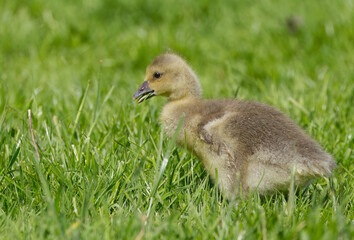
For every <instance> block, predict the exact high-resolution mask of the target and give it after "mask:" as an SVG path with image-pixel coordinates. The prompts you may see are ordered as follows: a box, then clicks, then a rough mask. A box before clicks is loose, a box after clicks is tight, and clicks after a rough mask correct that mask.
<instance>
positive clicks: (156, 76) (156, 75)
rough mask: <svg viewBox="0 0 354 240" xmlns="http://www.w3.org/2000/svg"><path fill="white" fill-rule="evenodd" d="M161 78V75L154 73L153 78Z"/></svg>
mask: <svg viewBox="0 0 354 240" xmlns="http://www.w3.org/2000/svg"><path fill="white" fill-rule="evenodd" d="M161 76H162V73H159V72H155V73H154V78H160V77H161Z"/></svg>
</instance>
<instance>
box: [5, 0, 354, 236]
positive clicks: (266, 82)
mask: <svg viewBox="0 0 354 240" xmlns="http://www.w3.org/2000/svg"><path fill="white" fill-rule="evenodd" d="M294 16H295V17H297V18H300V19H301V21H300V24H299V26H298V29H297V31H296V32H291V31H290V30H289V28H288V27H287V25H286V21H287V19H289V18H291V17H294ZM0 26H1V27H0V54H1V55H0V239H47V238H48V239H118V238H119V239H135V238H137V239H139V238H140V237H143V238H144V239H156V238H158V239H236V238H238V239H265V238H266V237H267V239H352V238H353V236H354V206H353V205H354V203H353V197H354V179H353V175H354V165H353V161H354V150H353V149H354V140H353V139H354V120H353V119H354V107H353V104H354V45H353V39H354V2H353V1H352V0H339V1H335V2H334V1H330V0H324V1H315V0H311V1H304V2H301V3H299V2H298V1H279V0H278V1H247V2H246V1H231V0H230V1H211V0H210V1H209V0H203V1H187V0H182V1H176V2H173V3H172V2H169V1H157V0H155V1H143V0H138V1H130V0H126V1H114V0H106V1H103V0H86V1H69V0H63V1H54V0H53V1H44V0H43V1H42V0H28V1H14V0H2V1H1V2H0ZM169 48H171V49H173V50H174V51H177V52H179V53H180V54H182V55H183V56H184V57H185V58H186V59H187V60H188V61H189V62H190V64H191V65H192V66H193V68H194V69H195V71H196V72H197V73H198V75H199V77H200V79H201V84H202V86H203V89H204V96H205V97H207V98H234V97H237V98H239V99H252V100H257V101H263V102H266V103H268V104H270V105H272V106H275V107H277V108H279V109H281V110H282V111H283V112H285V113H286V114H287V115H289V116H290V117H291V118H292V119H294V120H295V122H296V123H298V124H299V125H300V126H302V127H303V128H304V129H305V130H306V131H307V132H308V133H309V134H310V135H311V136H312V137H313V138H314V139H316V140H317V141H319V142H320V143H321V145H322V146H323V147H324V148H325V149H326V150H327V151H328V152H330V153H332V154H333V156H334V157H335V159H336V161H337V163H338V168H337V169H336V170H335V171H334V174H333V176H332V177H331V178H330V179H319V180H316V181H314V182H313V183H312V184H311V185H310V186H309V188H307V189H304V190H297V191H296V192H295V194H290V196H288V195H286V194H281V193H277V194H274V195H271V196H267V197H259V196H258V195H257V194H254V195H253V196H251V197H250V198H249V199H247V200H240V201H239V202H238V206H236V204H235V203H234V202H227V201H225V200H223V198H222V196H221V195H220V193H219V192H218V190H217V189H216V188H215V186H214V185H213V184H212V182H211V181H210V179H209V178H208V175H207V173H206V172H205V171H204V169H203V166H202V165H201V163H200V162H199V160H198V159H197V158H196V157H195V156H193V155H192V154H190V153H188V152H187V151H186V150H185V149H181V148H175V147H174V145H172V143H173V141H172V140H168V139H166V138H165V137H164V135H163V133H162V130H161V127H160V124H159V121H158V116H159V111H160V109H161V107H162V105H163V103H164V101H165V99H163V98H153V99H152V100H149V101H148V102H145V103H143V104H140V105H136V104H135V103H134V102H133V101H132V95H133V93H134V92H135V90H136V89H137V87H138V86H139V85H140V84H141V82H142V81H143V78H144V73H145V67H146V65H147V64H148V63H149V62H150V61H151V60H152V59H153V58H154V57H155V56H156V55H157V54H159V53H162V52H164V51H166V50H168V49H169ZM28 109H31V111H32V120H33V130H34V136H35V139H36V141H37V144H38V148H39V154H40V160H38V158H37V155H36V151H35V148H34V145H33V142H32V139H31V135H30V128H29V120H28V114H27V111H28ZM171 141H172V142H171ZM169 153H170V154H169ZM163 156H169V157H168V164H167V166H166V168H165V170H164V171H162V170H163V169H162V170H161V166H162V159H163ZM161 174H162V175H161Z"/></svg>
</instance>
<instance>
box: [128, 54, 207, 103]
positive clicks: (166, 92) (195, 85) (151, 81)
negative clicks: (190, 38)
mask: <svg viewBox="0 0 354 240" xmlns="http://www.w3.org/2000/svg"><path fill="white" fill-rule="evenodd" d="M201 94H202V91H201V88H200V84H199V81H198V78H197V76H196V74H195V73H194V72H193V70H192V69H191V68H190V67H189V66H188V64H187V63H186V62H185V61H184V60H183V59H182V58H181V57H179V56H177V55H175V54H171V53H165V54H161V55H159V56H157V57H156V58H155V59H154V60H153V61H152V63H151V64H150V65H149V66H148V67H147V68H146V75H145V79H144V82H143V84H142V85H141V86H140V87H139V89H138V90H137V91H136V93H135V94H134V95H133V99H134V100H137V102H138V103H141V102H143V101H144V100H146V99H149V98H151V97H153V96H165V97H168V98H169V99H170V100H179V99H184V98H200V97H201Z"/></svg>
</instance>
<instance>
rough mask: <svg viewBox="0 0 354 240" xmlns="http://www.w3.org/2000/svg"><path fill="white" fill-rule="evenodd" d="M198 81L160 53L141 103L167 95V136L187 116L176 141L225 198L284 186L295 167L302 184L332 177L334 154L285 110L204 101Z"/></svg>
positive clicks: (141, 91)
mask: <svg viewBox="0 0 354 240" xmlns="http://www.w3.org/2000/svg"><path fill="white" fill-rule="evenodd" d="M201 93H202V91H201V87H200V84H199V80H198V78H197V76H196V74H195V73H194V72H193V70H192V69H191V68H190V67H189V65H188V64H187V63H186V62H185V61H184V60H183V59H182V58H181V57H179V56H177V55H175V54H162V55H159V56H157V57H156V58H155V59H154V60H153V61H152V63H151V64H150V65H149V66H148V67H147V69H146V76H145V80H144V83H143V85H142V86H141V87H140V88H139V89H138V91H137V92H136V93H135V94H134V98H135V99H137V100H138V102H139V103H140V102H142V101H143V100H145V99H147V98H150V97H152V96H155V95H161V96H166V97H168V102H167V103H166V104H165V106H164V107H163V109H162V112H161V116H160V119H161V122H162V123H163V125H164V130H165V132H166V133H167V135H168V136H169V137H172V135H173V134H174V133H175V131H176V129H177V126H178V123H179V121H180V119H181V117H182V116H184V121H183V125H182V129H181V130H180V132H179V135H178V137H177V143H178V144H179V145H182V146H183V145H184V144H185V141H186V143H187V147H188V149H189V150H191V151H193V152H194V153H195V154H196V155H197V156H198V158H199V159H200V160H201V161H202V162H203V164H204V166H205V168H206V169H207V170H208V171H209V173H210V176H211V178H213V179H215V175H216V174H215V173H216V172H217V173H218V179H217V183H218V185H219V188H220V189H222V191H223V192H224V193H225V195H226V196H227V197H232V196H236V195H237V194H238V193H239V192H240V191H242V192H243V193H247V192H249V191H253V190H258V191H259V193H261V194H266V193H270V192H273V191H276V190H286V189H287V188H288V186H289V183H290V181H291V171H292V169H293V168H295V183H296V184H297V185H299V186H303V185H305V184H307V182H308V181H309V180H310V179H312V178H315V177H323V176H329V175H330V174H331V172H332V170H333V169H334V168H335V166H336V165H335V162H334V160H333V158H332V156H331V155H330V154H328V153H326V152H325V151H323V150H322V148H321V147H320V145H319V144H318V143H317V142H315V141H314V140H312V139H311V138H310V137H308V135H307V134H306V133H305V132H304V131H303V130H302V129H301V128H300V127H298V126H297V125H296V124H295V123H294V122H293V121H292V120H290V119H289V118H288V117H287V116H286V115H284V114H283V113H281V112H280V111H278V110H277V109H275V108H273V107H270V106H267V105H265V104H263V103H258V102H252V101H238V100H233V99H223V100H203V99H202V97H201Z"/></svg>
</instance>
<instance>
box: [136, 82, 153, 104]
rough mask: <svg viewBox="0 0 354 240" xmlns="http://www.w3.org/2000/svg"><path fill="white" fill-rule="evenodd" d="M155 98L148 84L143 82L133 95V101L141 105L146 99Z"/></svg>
mask: <svg viewBox="0 0 354 240" xmlns="http://www.w3.org/2000/svg"><path fill="white" fill-rule="evenodd" d="M153 96H155V93H154V90H152V89H150V87H149V82H147V81H144V82H143V84H141V86H140V87H139V89H138V91H136V92H135V93H134V95H133V99H134V100H137V103H141V102H143V101H144V100H146V99H149V98H151V97H153Z"/></svg>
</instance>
